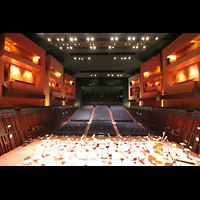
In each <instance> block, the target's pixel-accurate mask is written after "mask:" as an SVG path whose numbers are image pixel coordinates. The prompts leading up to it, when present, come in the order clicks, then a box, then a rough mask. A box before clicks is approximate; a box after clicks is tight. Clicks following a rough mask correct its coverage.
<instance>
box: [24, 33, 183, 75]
mask: <svg viewBox="0 0 200 200" xmlns="http://www.w3.org/2000/svg"><path fill="white" fill-rule="evenodd" d="M23 34H24V35H25V36H26V37H28V38H29V39H31V40H32V41H33V42H35V43H36V44H38V45H39V46H41V47H42V48H43V49H45V50H46V53H47V54H51V55H53V56H54V57H55V58H56V59H57V60H58V61H59V62H60V63H61V64H62V65H63V66H64V71H65V73H68V74H71V75H73V76H74V77H76V78H86V77H90V78H91V77H95V78H98V77H108V76H109V77H113V78H114V77H115V78H127V77H130V76H131V75H134V74H135V73H138V72H139V71H140V65H141V64H142V63H143V62H145V61H147V60H149V59H150V58H151V57H154V56H155V55H157V54H158V53H161V51H162V49H163V48H164V47H165V46H167V45H168V44H169V43H171V42H172V41H173V40H174V39H176V38H177V37H178V36H179V35H181V33H23ZM88 38H89V39H88ZM72 40H73V41H72Z"/></svg>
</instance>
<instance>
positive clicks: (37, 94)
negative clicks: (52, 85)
mask: <svg viewBox="0 0 200 200" xmlns="http://www.w3.org/2000/svg"><path fill="white" fill-rule="evenodd" d="M3 87H4V88H3V90H4V95H3V96H4V97H17V98H36V99H45V95H44V94H43V92H42V91H41V88H40V87H39V86H38V85H34V84H31V83H26V82H23V81H17V80H15V81H4V85H3Z"/></svg>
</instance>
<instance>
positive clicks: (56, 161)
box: [0, 134, 200, 166]
mask: <svg viewBox="0 0 200 200" xmlns="http://www.w3.org/2000/svg"><path fill="white" fill-rule="evenodd" d="M158 138H160V137H158V136H153V135H151V136H150V135H149V136H137V137H136V136H134V137H121V136H118V137H108V136H106V137H104V136H87V137H85V136H82V137H81V136H66V135H63V136H57V135H53V134H52V135H46V136H44V137H43V138H41V140H37V139H35V140H32V142H31V143H30V144H27V145H26V146H20V147H17V148H16V149H14V150H11V151H10V152H8V153H6V154H4V155H2V156H0V166H165V165H168V166H169V165H171V166H195V165H200V157H199V156H198V155H197V154H196V153H194V152H192V151H189V149H187V148H185V149H184V147H183V146H181V145H179V144H177V143H175V142H168V141H166V140H165V141H163V146H162V143H159V142H158ZM156 145H157V146H158V148H156ZM158 149H159V150H158ZM183 150H184V151H183Z"/></svg>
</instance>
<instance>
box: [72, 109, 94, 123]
mask: <svg viewBox="0 0 200 200" xmlns="http://www.w3.org/2000/svg"><path fill="white" fill-rule="evenodd" d="M92 109H93V106H92V105H84V106H81V107H80V108H79V109H78V111H77V112H76V114H75V115H74V116H73V117H72V119H71V121H89V119H90V116H91V113H92Z"/></svg>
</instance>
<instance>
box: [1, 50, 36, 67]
mask: <svg viewBox="0 0 200 200" xmlns="http://www.w3.org/2000/svg"><path fill="white" fill-rule="evenodd" d="M5 51H8V50H7V49H5ZM8 52H10V53H13V54H15V55H18V56H21V57H22V58H25V59H27V60H29V61H31V62H32V63H34V64H36V63H35V62H33V60H30V59H29V58H27V57H25V56H22V55H20V54H18V53H16V52H15V51H11V50H9V51H8ZM37 65H38V64H37Z"/></svg>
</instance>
